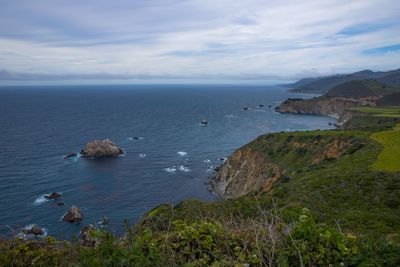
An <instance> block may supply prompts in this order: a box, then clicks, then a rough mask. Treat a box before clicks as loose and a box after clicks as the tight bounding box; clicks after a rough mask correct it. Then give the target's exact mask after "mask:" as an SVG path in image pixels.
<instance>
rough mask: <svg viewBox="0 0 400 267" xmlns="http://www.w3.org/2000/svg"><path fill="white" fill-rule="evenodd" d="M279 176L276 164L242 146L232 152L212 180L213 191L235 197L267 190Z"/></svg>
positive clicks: (226, 196)
mask: <svg viewBox="0 0 400 267" xmlns="http://www.w3.org/2000/svg"><path fill="white" fill-rule="evenodd" d="M280 176H281V170H280V168H279V166H278V165H277V164H275V163H274V162H272V161H268V160H265V158H264V156H263V155H262V154H261V153H259V152H257V151H254V150H252V149H251V148H243V149H239V150H237V151H236V152H235V153H233V154H232V155H231V156H230V157H229V159H228V160H227V161H226V163H225V164H224V165H223V166H222V167H221V169H220V171H219V172H218V174H217V176H216V177H215V179H214V180H213V181H212V187H213V189H214V191H215V192H216V193H217V194H218V195H220V196H224V197H225V198H236V197H239V196H241V195H245V194H247V193H249V192H251V191H260V190H262V191H269V190H270V189H271V187H272V185H273V183H274V182H275V181H276V180H277V179H278V178H279V177H280Z"/></svg>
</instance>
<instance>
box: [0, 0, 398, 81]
mask: <svg viewBox="0 0 400 267" xmlns="http://www.w3.org/2000/svg"><path fill="white" fill-rule="evenodd" d="M0 6H1V7H2V8H1V9H0V69H4V70H7V71H8V73H9V74H12V75H11V76H10V75H8V77H9V78H10V77H14V79H26V78H27V77H30V79H36V80H38V79H54V80H56V79H61V78H63V77H64V78H65V77H69V78H70V79H71V77H75V78H76V79H77V78H81V79H86V78H85V77H96V78H101V77H103V78H104V79H114V77H115V79H117V78H118V79H120V78H122V79H125V78H130V77H141V78H143V79H155V78H160V77H166V78H168V77H173V78H174V79H175V78H182V79H188V80H190V79H191V78H193V79H201V78H204V79H206V78H210V77H214V78H215V79H218V77H221V79H232V80H238V79H243V80H246V79H247V80H251V79H272V78H282V79H285V78H293V77H298V76H300V75H302V74H304V73H318V74H320V75H323V74H331V73H337V72H341V73H343V72H349V71H356V70H358V69H365V68H370V69H382V70H387V69H392V68H398V67H399V66H398V62H400V53H399V50H398V49H393V48H392V49H391V50H390V56H388V53H387V51H386V50H385V49H384V48H385V47H390V46H392V45H393V44H399V43H400V34H399V32H400V18H399V16H398V14H399V13H400V7H399V5H398V3H397V1H395V0H370V1H350V2H349V1H344V0H335V1H334V0H331V1H297V0H295V1H289V0H287V1H277V0H269V1H265V0H243V1H236V2H232V1H228V0H218V1H215V0H214V1H211V0H202V1H201V0H153V1H150V0H149V1H128V0H119V1H107V0H97V1H94V0H88V1H78V0H68V1H67V0H60V1H46V0H35V1H24V0H15V1H6V0H0ZM371 14H373V15H371ZM379 48H380V49H379ZM374 49H375V50H374ZM17 74H18V75H17ZM13 75H14V76H13ZM124 77H125V78H124ZM9 78H8V79H9ZM75 78H74V79H75ZM103 78H101V79H103ZM3 80H4V79H3Z"/></svg>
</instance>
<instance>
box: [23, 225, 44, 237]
mask: <svg viewBox="0 0 400 267" xmlns="http://www.w3.org/2000/svg"><path fill="white" fill-rule="evenodd" d="M22 232H23V233H24V234H25V235H34V236H38V235H44V231H43V229H42V228H40V227H39V226H37V225H34V226H32V227H31V228H24V229H22Z"/></svg>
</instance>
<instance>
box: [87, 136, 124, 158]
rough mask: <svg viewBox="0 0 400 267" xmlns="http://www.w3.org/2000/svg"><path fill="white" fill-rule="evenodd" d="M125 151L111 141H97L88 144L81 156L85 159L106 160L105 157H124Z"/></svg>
mask: <svg viewBox="0 0 400 267" xmlns="http://www.w3.org/2000/svg"><path fill="white" fill-rule="evenodd" d="M123 154H124V151H123V150H122V148H120V147H118V146H117V145H116V144H115V143H114V142H113V141H111V140H108V139H106V140H95V141H93V142H90V143H88V144H86V146H85V147H84V148H83V149H82V150H81V155H82V156H83V157H85V158H93V159H98V158H105V157H117V156H120V155H123Z"/></svg>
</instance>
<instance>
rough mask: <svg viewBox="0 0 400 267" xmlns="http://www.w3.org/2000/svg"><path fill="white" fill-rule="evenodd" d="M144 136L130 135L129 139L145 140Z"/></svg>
mask: <svg viewBox="0 0 400 267" xmlns="http://www.w3.org/2000/svg"><path fill="white" fill-rule="evenodd" d="M143 139H144V137H141V136H135V137H128V138H127V140H129V141H133V140H143Z"/></svg>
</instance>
